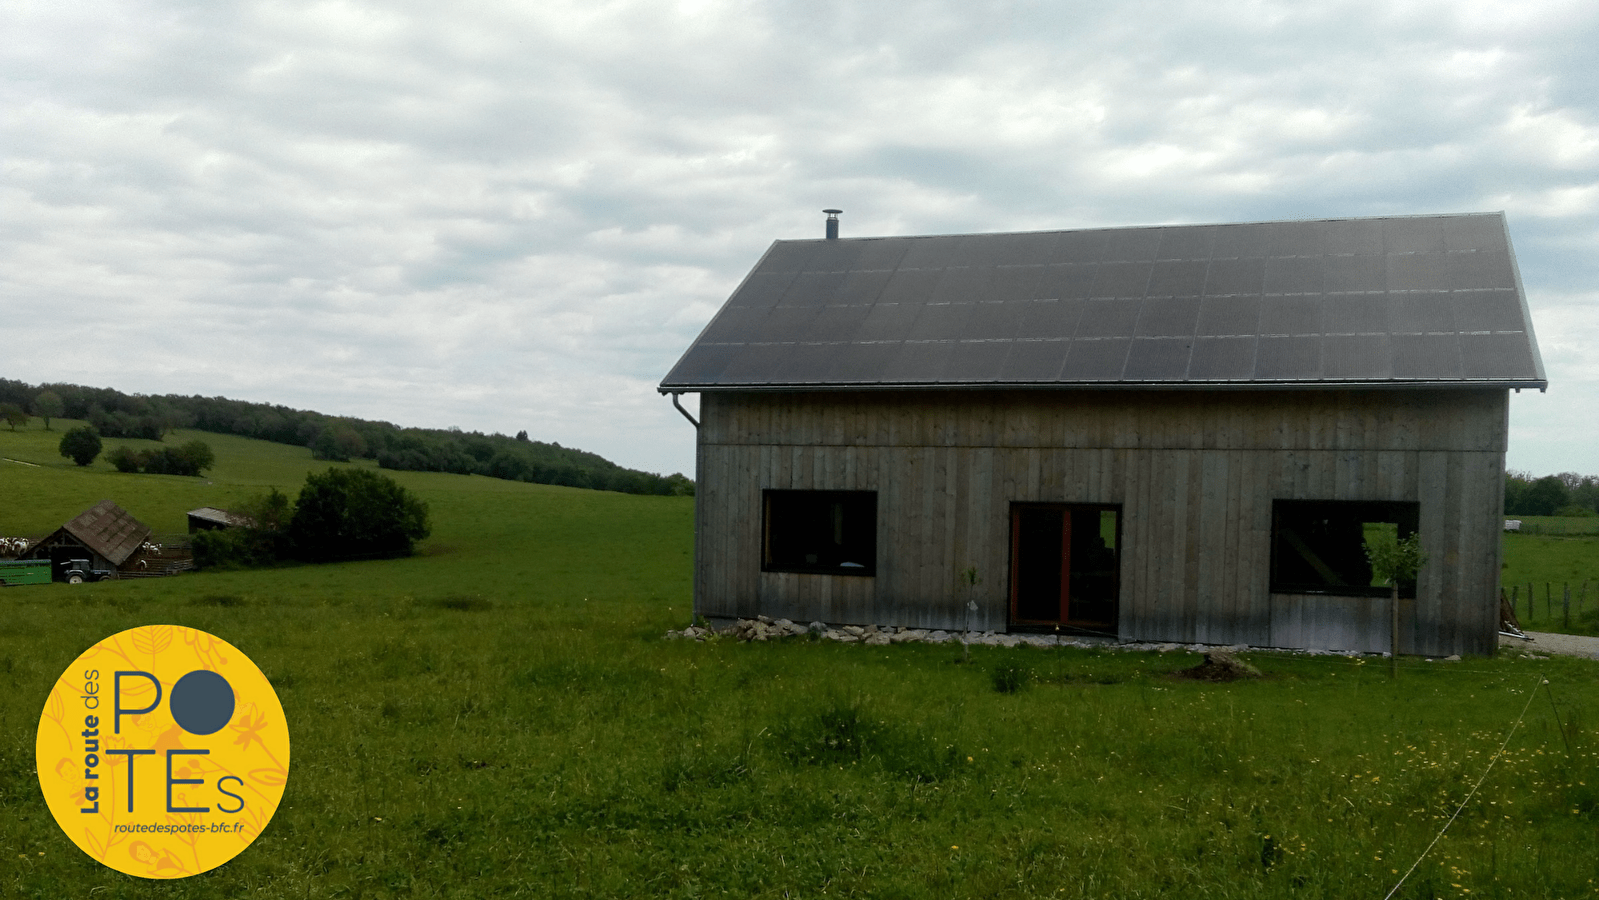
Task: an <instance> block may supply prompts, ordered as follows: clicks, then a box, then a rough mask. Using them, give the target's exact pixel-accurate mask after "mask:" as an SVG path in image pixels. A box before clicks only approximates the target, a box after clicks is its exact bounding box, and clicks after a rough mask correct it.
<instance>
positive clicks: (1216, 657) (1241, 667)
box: [1173, 650, 1260, 681]
mask: <svg viewBox="0 0 1599 900" xmlns="http://www.w3.org/2000/svg"><path fill="white" fill-rule="evenodd" d="M1173 675H1174V676H1175V677H1177V678H1186V679H1188V680H1190V681H1237V680H1239V679H1241V678H1259V677H1260V670H1259V669H1257V668H1255V667H1254V666H1252V665H1250V664H1249V663H1246V662H1244V661H1243V660H1241V659H1239V658H1238V657H1236V656H1233V655H1232V654H1231V653H1228V652H1227V651H1225V650H1212V651H1210V652H1209V653H1206V654H1205V661H1204V662H1202V663H1200V664H1199V665H1197V666H1194V667H1193V668H1192V669H1183V670H1182V671H1181V672H1174V673H1173Z"/></svg>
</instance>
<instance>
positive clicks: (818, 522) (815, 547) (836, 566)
mask: <svg viewBox="0 0 1599 900" xmlns="http://www.w3.org/2000/svg"><path fill="white" fill-rule="evenodd" d="M764 500H765V503H764V506H765V509H764V511H763V513H764V514H763V517H762V518H763V525H764V528H763V532H764V536H763V539H762V564H761V569H762V570H763V571H767V572H816V573H825V574H829V575H874V574H876V572H877V492H876V491H765V492H764Z"/></svg>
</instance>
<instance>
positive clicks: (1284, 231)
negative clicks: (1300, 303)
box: [1267, 222, 1325, 290]
mask: <svg viewBox="0 0 1599 900" xmlns="http://www.w3.org/2000/svg"><path fill="white" fill-rule="evenodd" d="M1320 226H1321V223H1320V222H1284V223H1282V224H1281V225H1280V226H1278V227H1275V228H1273V229H1272V230H1271V248H1270V249H1269V250H1268V251H1267V252H1268V253H1269V254H1270V255H1271V256H1274V257H1284V256H1320V255H1321V254H1322V253H1324V252H1325V251H1324V250H1323V249H1322V247H1323V244H1324V239H1323V235H1322V231H1321V227H1320ZM1267 290H1271V289H1270V288H1267Z"/></svg>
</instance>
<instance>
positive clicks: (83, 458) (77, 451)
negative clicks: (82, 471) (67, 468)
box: [61, 425, 101, 466]
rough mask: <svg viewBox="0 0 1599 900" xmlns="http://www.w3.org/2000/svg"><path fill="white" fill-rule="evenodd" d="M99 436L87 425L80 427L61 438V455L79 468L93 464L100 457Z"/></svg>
mask: <svg viewBox="0 0 1599 900" xmlns="http://www.w3.org/2000/svg"><path fill="white" fill-rule="evenodd" d="M100 447H101V444H100V436H99V435H98V434H95V433H94V429H93V428H90V427H89V426H87V425H80V426H78V427H77V428H74V429H72V430H71V431H68V432H67V433H66V434H64V435H62V436H61V455H62V456H65V457H66V458H68V459H70V460H72V461H73V462H75V463H77V464H78V465H80V466H86V465H88V464H89V463H92V462H94V458H95V457H96V456H99V455H100Z"/></svg>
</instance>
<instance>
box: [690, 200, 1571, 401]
mask: <svg viewBox="0 0 1599 900" xmlns="http://www.w3.org/2000/svg"><path fill="white" fill-rule="evenodd" d="M1547 384H1548V382H1547V379H1546V378H1545V375H1544V369H1543V361H1542V359H1541V358H1540V357H1539V354H1538V346H1537V341H1536V339H1535V337H1534V335H1533V330H1532V321H1531V318H1530V317H1529V315H1528V312H1527V303H1526V297H1525V294H1524V293H1523V290H1522V287H1521V277H1520V274H1519V272H1518V271H1517V268H1516V261H1515V255H1514V252H1513V251H1512V249H1511V245H1510V236H1509V232H1508V229H1507V226H1506V224H1505V217H1504V214H1503V213H1473V214H1464V215H1434V216H1402V217H1379V218H1360V219H1321V220H1312V221H1294V222H1256V223H1244V224H1235V225H1162V226H1153V227H1143V228H1101V229H1088V230H1079V231H1046V232H1022V233H1011V234H966V235H943V236H931V237H890V238H853V239H837V240H801V241H776V242H774V243H773V244H772V246H771V248H770V249H768V250H767V252H766V254H765V255H764V256H763V257H762V258H761V260H760V262H758V263H757V264H756V266H755V268H754V269H753V270H752V271H751V272H750V273H749V275H748V276H746V277H745V279H744V282H743V283H742V284H740V285H739V287H738V289H737V290H736V291H734V293H733V296H732V297H730V298H728V301H727V303H726V304H725V305H723V307H722V309H721V311H720V312H718V313H717V314H716V316H715V318H713V319H712V320H711V322H710V324H709V325H707V326H706V328H705V330H704V331H703V332H701V334H700V336H699V337H698V338H697V339H696V340H695V341H694V343H693V344H692V345H691V346H690V347H689V349H688V351H687V352H686V353H685V354H684V355H683V358H682V359H680V360H679V361H678V363H677V365H676V366H674V367H673V368H672V371H671V372H670V373H668V374H667V376H666V378H665V379H663V380H662V382H661V384H660V388H659V389H660V390H661V391H662V392H663V393H665V392H673V391H715V390H761V389H770V390H793V389H852V388H895V387H904V388H912V387H1079V388H1110V387H1212V388H1214V387H1228V386H1231V387H1259V388H1286V387H1302V386H1502V387H1517V388H1520V387H1537V388H1543V387H1546V386H1547Z"/></svg>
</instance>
